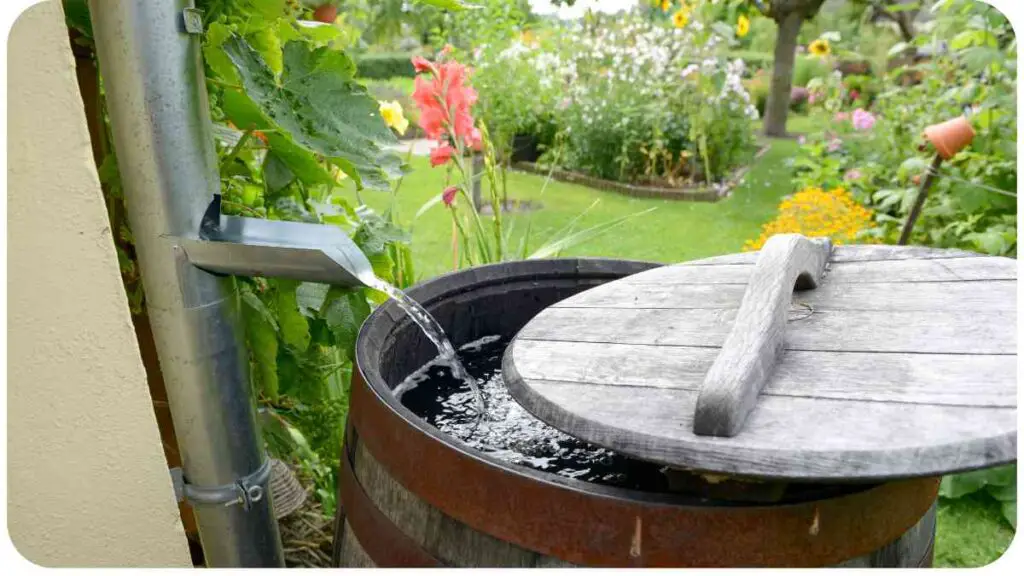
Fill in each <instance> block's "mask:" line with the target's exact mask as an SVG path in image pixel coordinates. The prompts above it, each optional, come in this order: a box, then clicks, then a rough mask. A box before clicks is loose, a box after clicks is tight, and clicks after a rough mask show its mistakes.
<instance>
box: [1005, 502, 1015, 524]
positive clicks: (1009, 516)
mask: <svg viewBox="0 0 1024 576" xmlns="http://www.w3.org/2000/svg"><path fill="white" fill-rule="evenodd" d="M1002 509H1003V518H1006V521H1007V522H1009V523H1010V526H1013V529H1014V530H1016V529H1017V502H1016V501H1013V502H1003V505H1002Z"/></svg>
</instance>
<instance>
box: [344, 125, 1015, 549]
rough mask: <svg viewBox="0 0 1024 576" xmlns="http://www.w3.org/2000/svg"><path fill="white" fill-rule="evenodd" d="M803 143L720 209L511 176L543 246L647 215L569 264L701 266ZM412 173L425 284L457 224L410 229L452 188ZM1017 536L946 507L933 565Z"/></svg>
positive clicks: (979, 504)
mask: <svg viewBox="0 0 1024 576" xmlns="http://www.w3.org/2000/svg"><path fill="white" fill-rule="evenodd" d="M821 120H823V119H821V118H807V117H799V116H798V117H795V118H793V120H792V122H790V124H789V130H790V131H791V132H794V133H809V132H811V131H813V130H815V129H819V127H820V126H821ZM796 147H797V142H796V141H795V140H775V141H773V142H772V146H771V149H770V150H769V152H768V153H767V154H765V155H764V156H762V157H761V158H760V159H759V160H758V161H757V163H756V164H755V165H754V166H753V167H752V168H751V170H750V171H749V172H748V173H747V175H746V177H745V178H744V181H743V183H742V184H741V185H740V186H738V187H737V188H736V189H735V190H733V194H732V196H730V197H729V198H727V199H725V200H722V201H720V202H717V203H700V202H673V201H667V200H653V199H638V198H631V197H627V196H623V195H619V194H616V193H613V192H603V191H598V190H593V189H590V188H587V187H584V186H578V185H572V184H564V183H560V182H554V181H552V182H551V183H550V184H549V185H548V187H547V190H546V191H544V192H543V193H542V188H543V185H544V178H543V177H540V176H535V175H530V174H524V173H513V174H511V175H510V176H509V196H510V197H512V198H516V199H530V200H539V201H540V202H541V203H542V204H543V208H542V209H541V210H539V211H537V212H534V213H533V214H532V217H533V227H534V230H535V234H534V238H535V239H536V240H535V241H534V242H533V244H532V245H533V246H534V247H537V246H538V245H539V244H540V243H542V242H543V241H544V240H546V239H547V238H548V237H549V236H550V235H551V233H553V232H554V231H556V230H558V229H560V228H562V227H563V226H565V225H566V223H568V222H569V221H570V220H571V219H572V218H574V217H575V216H576V215H577V214H579V213H580V212H582V211H583V210H585V209H586V208H587V207H588V206H590V205H591V204H592V203H593V202H594V201H595V200H598V201H599V203H598V205H597V207H595V208H594V209H593V210H592V211H591V212H590V213H589V214H588V215H587V216H586V218H584V219H583V221H582V222H581V224H580V225H581V226H587V225H591V224H595V223H599V222H603V221H607V220H610V219H612V218H616V217H619V216H621V215H624V214H631V213H636V212H639V211H642V210H646V209H648V208H652V207H653V208H656V210H655V211H654V212H651V213H649V214H645V215H643V216H640V217H638V218H636V219H634V220H631V221H630V222H628V223H626V224H625V225H623V226H622V227H620V228H617V229H615V230H613V231H612V232H611V233H609V234H607V235H605V236H602V237H600V238H596V239H594V240H591V241H590V242H587V243H586V244H582V245H579V246H576V247H575V248H573V249H571V250H569V251H568V252H567V253H566V255H577V256H603V257H613V258H629V259H639V260H653V261H658V262H682V261H686V260H692V259H695V258H702V257H707V256H713V255H717V254H725V253H730V252H736V251H739V250H740V249H741V247H742V245H743V242H744V241H745V240H746V239H748V238H752V237H755V236H757V235H758V234H759V231H760V226H761V225H762V224H763V223H764V222H766V221H768V220H770V219H771V218H772V217H773V216H774V214H775V209H776V206H777V204H778V202H779V199H780V198H781V197H782V196H785V195H787V194H790V193H792V192H793V189H792V184H791V179H790V169H789V168H788V167H787V165H786V160H787V159H788V158H790V157H791V156H792V155H793V153H794V152H795V150H796ZM411 164H412V167H413V169H414V171H413V172H412V173H411V174H410V175H408V176H407V177H406V178H405V180H404V182H403V183H402V185H401V188H400V190H399V193H398V204H399V213H400V218H401V220H402V222H403V223H404V225H405V226H406V227H409V228H411V229H412V235H413V254H414V258H415V262H416V270H417V275H418V276H419V279H420V280H423V279H426V278H429V277H432V276H434V275H437V274H439V273H442V272H445V271H448V270H451V268H452V253H451V238H452V236H451V234H452V224H451V218H450V216H449V214H448V213H447V211H446V210H445V209H444V208H443V207H441V206H440V205H437V206H434V207H433V208H431V209H430V210H429V211H427V212H426V213H425V214H424V215H423V216H422V217H421V218H419V219H418V220H416V221H415V222H413V223H412V225H411V226H410V222H411V221H412V218H413V216H414V215H415V214H416V212H417V211H418V210H419V209H420V207H421V206H422V205H423V204H424V203H425V202H427V201H428V200H429V199H430V198H431V197H433V196H435V195H437V194H439V193H440V192H441V190H442V189H443V188H444V185H445V182H444V179H445V172H444V170H443V169H442V168H434V169H431V168H430V165H429V163H428V162H427V160H426V159H425V158H413V159H412V161H411ZM363 200H364V201H366V202H367V203H368V204H370V205H371V206H373V207H374V208H377V209H383V208H385V207H386V205H387V202H388V197H387V196H386V195H384V194H379V193H378V194H370V193H367V194H364V196H363ZM529 217H530V215H528V214H527V215H517V216H514V218H516V219H518V223H517V224H516V227H517V229H518V230H521V229H522V228H524V227H525V224H526V222H525V219H526V218H529ZM1012 538H1013V531H1012V530H1011V529H1010V527H1009V526H1008V525H1007V523H1006V522H1005V521H1004V520H1003V519H1002V517H1001V515H1000V512H999V507H998V505H997V504H996V503H995V502H994V501H993V500H992V499H991V498H988V497H986V496H979V495H974V496H968V497H965V498H962V499H960V500H955V501H946V500H943V501H942V502H940V508H939V519H938V537H937V542H936V548H935V565H936V566H949V567H973V566H983V565H986V564H989V563H991V562H993V561H995V560H996V559H997V558H999V556H1000V555H1002V553H1003V552H1004V551H1005V550H1006V548H1007V546H1008V545H1009V543H1010V541H1011V540H1012Z"/></svg>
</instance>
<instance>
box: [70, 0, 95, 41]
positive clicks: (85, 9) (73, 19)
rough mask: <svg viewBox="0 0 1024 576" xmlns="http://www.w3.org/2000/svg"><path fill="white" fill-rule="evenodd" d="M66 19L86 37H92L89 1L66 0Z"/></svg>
mask: <svg viewBox="0 0 1024 576" xmlns="http://www.w3.org/2000/svg"><path fill="white" fill-rule="evenodd" d="M64 20H65V21H66V22H67V25H68V27H69V28H74V29H76V30H78V31H79V32H81V33H82V35H83V36H85V37H86V38H92V19H91V18H90V17H89V3H88V2H87V1H86V0H64Z"/></svg>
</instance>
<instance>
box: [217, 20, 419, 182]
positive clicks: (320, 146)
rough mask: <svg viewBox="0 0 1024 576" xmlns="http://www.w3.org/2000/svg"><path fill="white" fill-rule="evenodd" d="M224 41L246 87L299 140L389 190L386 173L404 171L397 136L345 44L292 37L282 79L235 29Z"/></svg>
mask: <svg viewBox="0 0 1024 576" xmlns="http://www.w3.org/2000/svg"><path fill="white" fill-rule="evenodd" d="M222 48H223V50H224V52H225V53H226V54H227V55H228V57H229V58H230V59H231V62H232V63H233V64H234V66H235V68H236V69H237V71H238V73H239V75H240V76H241V77H242V85H243V86H244V88H245V92H246V95H247V96H248V97H249V98H250V99H251V100H252V101H253V102H254V103H255V104H256V105H257V106H258V107H259V109H260V110H261V111H262V113H263V116H264V117H265V118H267V119H270V120H271V121H272V122H273V123H274V125H275V126H276V127H277V128H279V129H280V130H282V131H283V132H284V133H285V134H287V136H288V137H289V138H290V139H291V140H292V141H293V142H294V143H295V144H296V145H297V146H299V147H301V148H302V149H304V150H306V151H308V152H311V153H315V154H319V155H321V156H324V157H325V158H327V159H329V160H330V161H332V162H333V163H336V164H337V165H338V166H339V167H341V168H342V169H344V170H345V172H346V173H347V174H348V175H349V176H351V177H352V179H353V180H354V181H355V182H356V185H357V186H358V187H364V186H365V187H370V188H377V189H381V190H388V189H390V181H389V178H397V177H398V176H400V175H401V159H400V158H399V157H398V156H397V155H395V154H394V153H392V152H391V151H390V150H388V147H389V146H392V145H394V144H396V143H397V142H398V140H397V139H396V138H395V135H394V134H393V133H392V131H391V129H390V128H388V127H387V125H386V124H385V123H384V121H383V119H382V118H381V116H380V111H379V105H378V103H377V101H376V100H374V99H373V98H371V97H370V96H369V95H368V94H367V92H366V89H365V88H364V87H363V86H361V85H359V84H358V83H357V82H355V80H354V79H353V77H352V76H353V74H354V72H355V65H354V64H353V62H352V60H351V59H350V58H349V57H348V56H347V55H345V54H344V53H343V52H339V51H335V50H331V49H329V48H326V47H323V48H316V49H312V50H311V49H310V48H309V46H308V45H307V44H306V43H305V42H300V41H292V42H289V43H287V44H286V45H285V47H284V70H283V72H282V74H281V77H280V80H279V79H278V78H277V77H276V76H275V75H274V73H273V71H272V70H271V69H270V67H269V66H268V65H267V63H266V62H265V61H264V60H263V58H262V57H261V56H260V55H259V53H258V52H256V51H255V50H254V49H253V48H252V46H250V45H249V44H248V43H247V42H246V41H245V40H244V39H243V38H242V37H240V36H238V35H237V34H233V35H232V36H231V37H230V38H228V39H227V40H225V41H224V43H223V45H222ZM284 159H285V160H286V161H287V158H284ZM296 174H298V172H297V171H296Z"/></svg>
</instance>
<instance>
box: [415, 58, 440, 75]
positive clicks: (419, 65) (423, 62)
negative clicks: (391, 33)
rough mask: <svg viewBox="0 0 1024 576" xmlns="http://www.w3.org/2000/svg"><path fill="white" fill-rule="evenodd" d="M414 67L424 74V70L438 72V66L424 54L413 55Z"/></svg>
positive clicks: (432, 72)
mask: <svg viewBox="0 0 1024 576" xmlns="http://www.w3.org/2000/svg"><path fill="white" fill-rule="evenodd" d="M412 67H413V69H414V70H416V73H417V74H422V73H424V72H430V73H431V74H437V68H435V67H434V65H433V64H432V63H431V62H430V60H427V59H426V58H424V57H423V56H413V57H412Z"/></svg>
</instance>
